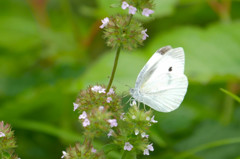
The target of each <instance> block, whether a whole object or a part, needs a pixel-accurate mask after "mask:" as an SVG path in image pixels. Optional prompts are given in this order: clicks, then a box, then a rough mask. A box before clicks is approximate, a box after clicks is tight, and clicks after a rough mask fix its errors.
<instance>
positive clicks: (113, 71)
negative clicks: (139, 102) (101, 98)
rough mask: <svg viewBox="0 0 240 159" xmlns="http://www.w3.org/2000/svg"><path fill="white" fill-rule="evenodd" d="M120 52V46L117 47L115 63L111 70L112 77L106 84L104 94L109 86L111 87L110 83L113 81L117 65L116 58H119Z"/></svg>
mask: <svg viewBox="0 0 240 159" xmlns="http://www.w3.org/2000/svg"><path fill="white" fill-rule="evenodd" d="M120 51H121V46H119V47H118V48H117V52H116V56H115V61H114V65H113V69H112V75H111V77H110V80H109V82H108V86H107V90H106V92H108V91H109V89H110V88H111V85H112V82H113V79H114V75H115V72H116V68H117V64H118V58H119V54H120Z"/></svg>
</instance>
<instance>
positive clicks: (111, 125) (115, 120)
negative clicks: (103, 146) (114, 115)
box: [108, 119, 118, 128]
mask: <svg viewBox="0 0 240 159" xmlns="http://www.w3.org/2000/svg"><path fill="white" fill-rule="evenodd" d="M108 122H109V123H110V127H111V128H112V127H117V126H118V123H117V119H108Z"/></svg>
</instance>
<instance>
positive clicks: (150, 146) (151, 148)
mask: <svg viewBox="0 0 240 159" xmlns="http://www.w3.org/2000/svg"><path fill="white" fill-rule="evenodd" d="M152 145H153V143H151V144H150V145H148V146H147V149H148V150H150V151H154V148H153V146H152Z"/></svg>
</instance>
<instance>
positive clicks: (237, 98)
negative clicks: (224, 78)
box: [220, 88, 240, 103]
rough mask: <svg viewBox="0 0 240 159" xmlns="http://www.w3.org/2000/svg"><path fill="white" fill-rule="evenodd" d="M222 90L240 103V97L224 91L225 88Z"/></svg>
mask: <svg viewBox="0 0 240 159" xmlns="http://www.w3.org/2000/svg"><path fill="white" fill-rule="evenodd" d="M220 90H221V91H222V92H224V93H226V94H227V95H229V96H231V97H232V98H233V99H235V100H236V101H238V102H239V103H240V97H238V96H236V95H235V94H233V93H231V92H229V91H227V90H225V89H223V88H220Z"/></svg>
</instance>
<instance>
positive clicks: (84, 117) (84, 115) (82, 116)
mask: <svg viewBox="0 0 240 159" xmlns="http://www.w3.org/2000/svg"><path fill="white" fill-rule="evenodd" d="M86 118H87V113H86V112H85V111H83V113H82V114H81V115H79V117H78V119H86Z"/></svg>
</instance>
